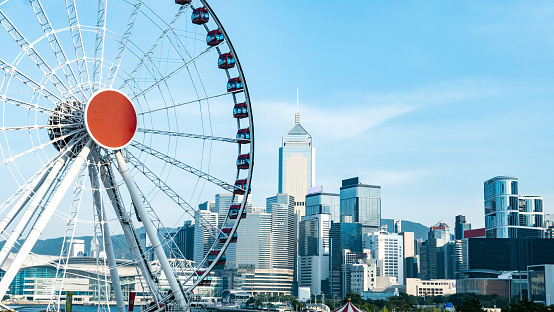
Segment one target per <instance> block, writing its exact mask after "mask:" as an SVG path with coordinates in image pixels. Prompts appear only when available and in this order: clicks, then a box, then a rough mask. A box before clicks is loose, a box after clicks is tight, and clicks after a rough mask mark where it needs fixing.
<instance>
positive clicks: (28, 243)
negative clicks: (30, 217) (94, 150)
mask: <svg viewBox="0 0 554 312" xmlns="http://www.w3.org/2000/svg"><path fill="white" fill-rule="evenodd" d="M92 144H93V143H92V139H89V140H88V142H87V144H86V145H85V146H84V147H83V149H82V150H81V151H80V152H79V155H77V157H76V159H75V161H74V162H73V164H72V165H71V168H70V169H69V171H68V173H67V175H66V176H65V178H64V180H63V181H62V182H61V183H60V185H59V187H58V188H57V189H56V191H55V193H54V195H53V197H52V200H51V201H50V203H49V204H48V206H46V208H44V210H43V212H42V214H41V216H40V218H39V219H38V220H37V221H36V223H35V225H34V226H33V228H32V229H31V231H30V232H29V235H28V236H27V239H26V240H25V242H24V243H23V245H22V246H21V248H20V249H19V252H18V253H17V255H16V256H15V259H14V260H13V262H12V264H11V265H10V267H9V268H8V270H7V271H6V273H5V275H4V277H2V279H1V280H0V297H1V298H3V297H4V295H6V291H7V290H8V287H9V286H10V284H11V282H12V281H13V279H14V277H15V275H16V274H17V272H18V271H19V269H20V268H21V266H22V265H23V262H24V261H25V259H26V258H27V256H28V255H29V253H30V252H31V249H32V248H33V246H34V245H35V243H36V242H37V240H38V238H39V236H40V234H41V233H42V231H43V230H44V228H45V227H46V225H47V223H48V222H49V221H50V218H51V217H52V215H53V214H54V212H55V211H56V208H57V207H58V205H59V204H60V202H61V200H62V199H63V197H64V196H65V193H66V192H67V190H68V189H69V187H70V186H71V183H72V182H73V180H74V179H75V177H76V176H77V175H78V174H79V172H80V170H81V168H82V167H83V165H84V164H85V162H86V159H87V157H88V154H89V153H90V149H91V147H92Z"/></svg>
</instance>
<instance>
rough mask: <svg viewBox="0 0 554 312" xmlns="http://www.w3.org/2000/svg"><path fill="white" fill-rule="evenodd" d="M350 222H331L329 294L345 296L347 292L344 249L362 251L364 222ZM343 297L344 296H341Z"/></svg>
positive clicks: (355, 251)
mask: <svg viewBox="0 0 554 312" xmlns="http://www.w3.org/2000/svg"><path fill="white" fill-rule="evenodd" d="M351 221H352V218H350V223H348V222H346V220H344V218H343V220H342V222H341V223H334V222H333V223H331V230H330V231H329V238H330V249H331V254H330V257H331V259H329V263H330V265H329V293H328V294H327V295H332V296H339V297H340V296H343V293H344V294H346V288H345V287H346V286H345V285H344V274H346V273H345V272H344V271H343V268H344V265H346V264H345V263H343V262H342V260H343V257H342V251H343V250H344V249H348V250H350V251H352V252H354V253H361V252H362V224H361V223H351ZM341 298H342V297H341Z"/></svg>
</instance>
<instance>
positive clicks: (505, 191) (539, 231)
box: [484, 176, 544, 238]
mask: <svg viewBox="0 0 554 312" xmlns="http://www.w3.org/2000/svg"><path fill="white" fill-rule="evenodd" d="M484 197H485V231H486V236H487V238H524V237H539V238H541V237H544V210H543V199H542V198H541V197H539V196H520V195H519V194H518V181H517V177H508V176H498V177H494V178H492V179H489V180H487V181H485V182H484Z"/></svg>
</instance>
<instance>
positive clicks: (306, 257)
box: [298, 213, 331, 295]
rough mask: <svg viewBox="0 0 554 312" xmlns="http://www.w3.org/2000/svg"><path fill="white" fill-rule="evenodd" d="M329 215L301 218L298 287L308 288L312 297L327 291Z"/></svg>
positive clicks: (313, 215)
mask: <svg viewBox="0 0 554 312" xmlns="http://www.w3.org/2000/svg"><path fill="white" fill-rule="evenodd" d="M330 227H331V215H329V214H327V213H322V214H312V215H309V216H304V217H302V221H301V222H300V234H299V236H298V237H299V240H300V242H299V244H298V254H299V256H300V269H299V278H298V280H299V286H301V287H310V291H311V294H312V295H320V294H321V293H322V291H323V290H324V289H325V291H326V292H327V291H328V288H329V287H328V283H329V230H330Z"/></svg>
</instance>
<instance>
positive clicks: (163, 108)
mask: <svg viewBox="0 0 554 312" xmlns="http://www.w3.org/2000/svg"><path fill="white" fill-rule="evenodd" d="M225 95H230V93H227V92H226V93H221V94H217V95H211V96H207V97H204V98H200V99H196V100H192V101H188V102H183V103H177V104H174V105H169V106H166V107H161V108H156V109H152V110H149V111H145V112H140V113H138V114H137V115H139V116H141V115H145V114H152V113H154V112H159V111H163V110H168V109H172V108H175V107H179V106H183V105H189V104H193V103H198V102H202V101H205V100H209V99H213V98H218V97H222V96H225Z"/></svg>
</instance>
